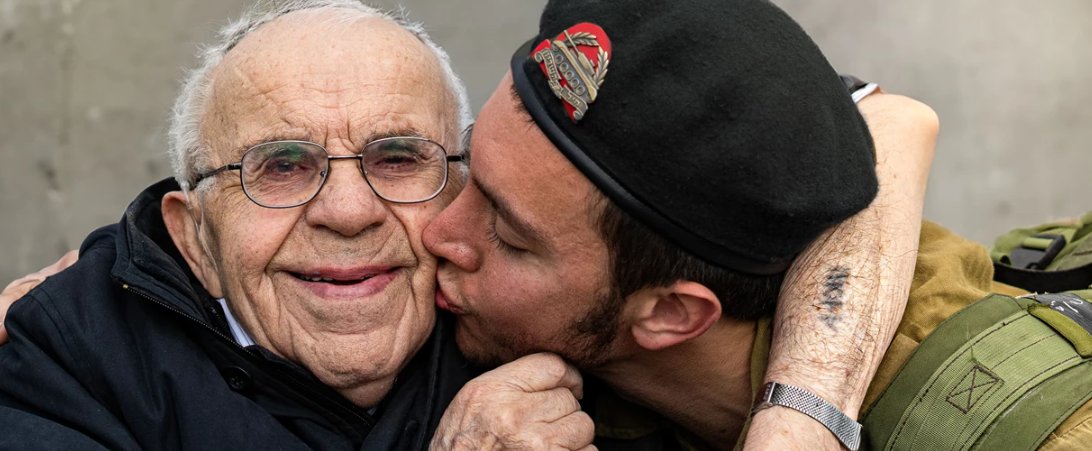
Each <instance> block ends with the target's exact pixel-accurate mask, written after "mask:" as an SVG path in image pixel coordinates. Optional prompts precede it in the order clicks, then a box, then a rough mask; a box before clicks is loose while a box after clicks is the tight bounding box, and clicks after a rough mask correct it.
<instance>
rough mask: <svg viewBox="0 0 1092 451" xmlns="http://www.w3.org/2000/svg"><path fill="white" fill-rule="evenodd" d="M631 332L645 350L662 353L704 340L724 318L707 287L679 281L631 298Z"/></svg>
mask: <svg viewBox="0 0 1092 451" xmlns="http://www.w3.org/2000/svg"><path fill="white" fill-rule="evenodd" d="M627 300H628V302H627V304H628V305H630V306H631V307H630V310H629V314H630V315H631V321H630V333H631V334H632V335H633V339H634V341H635V342H636V343H637V344H638V345H639V346H641V347H642V348H645V349H648V350H660V349H665V348H669V347H671V346H675V345H678V344H681V343H685V342H687V341H690V340H693V339H695V338H697V337H700V336H701V335H702V334H704V333H705V332H706V331H708V330H709V328H710V327H711V326H712V325H713V324H715V323H716V322H717V320H719V319H720V313H721V306H720V300H719V299H718V298H717V295H716V294H714V293H713V291H712V290H710V289H709V288H708V287H706V286H705V285H702V284H700V283H697V282H691V281H678V282H675V283H673V284H671V285H668V286H665V287H656V288H644V289H641V290H638V291H637V292H636V293H633V294H631V295H629V296H627Z"/></svg>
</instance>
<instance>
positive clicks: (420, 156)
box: [190, 136, 465, 208]
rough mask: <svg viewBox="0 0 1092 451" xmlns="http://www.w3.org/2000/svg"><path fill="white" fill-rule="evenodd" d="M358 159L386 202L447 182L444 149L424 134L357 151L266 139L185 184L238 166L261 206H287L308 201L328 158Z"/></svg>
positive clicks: (417, 197)
mask: <svg viewBox="0 0 1092 451" xmlns="http://www.w3.org/2000/svg"><path fill="white" fill-rule="evenodd" d="M345 159H358V160H360V169H361V171H362V173H363V175H364V180H365V181H366V182H367V183H368V186H370V187H371V188H372V191H374V192H375V194H376V195H377V196H379V197H380V198H382V199H383V200H386V201H388V202H394V203H402V204H406V203H416V202H424V201H427V200H430V199H432V198H434V197H436V195H437V194H440V191H443V189H444V186H445V185H446V184H447V178H448V170H447V163H449V162H459V161H463V160H464V159H465V157H464V155H462V154H460V155H448V154H447V152H446V151H445V150H444V148H443V146H441V145H440V144H438V143H436V142H433V141H430V140H428V139H425V138H418V137H412V136H398V137H391V138H383V139H378V140H375V141H372V142H370V143H368V144H367V145H365V146H364V148H363V149H362V150H361V152H360V153H359V154H356V155H330V154H329V152H327V151H326V148H325V147H322V146H321V145H318V144H315V143H312V142H308V141H271V142H267V143H262V144H258V145H256V146H254V147H251V148H250V149H248V150H247V151H246V152H244V153H243V157H242V158H241V159H240V160H239V162H238V163H231V164H228V165H224V166H221V167H219V168H216V169H213V170H210V171H206V172H202V173H200V174H198V175H197V176H196V177H195V178H194V179H193V182H192V183H191V184H190V186H193V187H196V186H197V184H198V183H201V181H202V180H204V179H206V178H209V177H212V176H214V175H217V174H219V173H221V172H225V171H235V170H237V171H239V178H240V180H241V181H242V185H243V192H244V193H245V194H246V197H248V198H250V200H251V201H253V202H254V203H256V204H258V205H261V206H263V207H266V208H292V207H298V206H300V205H303V204H306V203H308V202H310V201H311V200H312V199H314V198H315V196H317V195H318V193H319V191H321V190H322V187H323V186H324V185H325V184H326V177H327V176H328V175H329V173H330V161H332V160H345Z"/></svg>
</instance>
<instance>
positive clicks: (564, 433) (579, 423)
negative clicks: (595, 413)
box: [546, 411, 595, 449]
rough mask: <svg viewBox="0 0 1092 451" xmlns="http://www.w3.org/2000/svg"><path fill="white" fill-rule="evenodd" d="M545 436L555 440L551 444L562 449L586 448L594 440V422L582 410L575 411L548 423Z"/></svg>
mask: <svg viewBox="0 0 1092 451" xmlns="http://www.w3.org/2000/svg"><path fill="white" fill-rule="evenodd" d="M548 429H549V431H547V433H546V434H547V436H549V437H552V438H554V439H555V440H556V441H555V442H554V443H553V444H552V446H557V447H560V448H563V449H588V448H589V447H591V448H592V449H594V446H591V445H590V444H591V442H592V441H593V440H595V423H594V422H593V421H592V419H591V417H590V416H588V414H587V413H586V412H584V411H576V412H573V413H571V414H569V415H566V416H564V417H562V418H560V419H558V420H557V421H554V422H553V423H550V424H549V428H548Z"/></svg>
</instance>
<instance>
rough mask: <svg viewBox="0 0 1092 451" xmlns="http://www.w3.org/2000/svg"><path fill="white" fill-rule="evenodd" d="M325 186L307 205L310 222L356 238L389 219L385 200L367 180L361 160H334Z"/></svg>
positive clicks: (307, 215)
mask: <svg viewBox="0 0 1092 451" xmlns="http://www.w3.org/2000/svg"><path fill="white" fill-rule="evenodd" d="M328 170H329V171H330V172H329V174H327V176H326V184H325V185H324V186H323V187H322V191H320V192H319V193H318V196H316V197H315V199H314V200H313V201H311V203H310V204H308V205H307V213H306V217H307V221H308V223H310V224H311V225H315V226H321V227H326V228H328V229H330V230H333V231H335V232H337V233H339V234H341V235H344V236H355V235H358V234H360V233H361V232H363V231H364V230H367V229H368V228H369V227H372V226H375V225H379V224H381V223H383V221H385V220H386V218H387V215H388V211H387V209H386V208H385V207H384V205H383V200H382V199H380V198H379V196H377V195H376V194H375V191H372V188H371V186H369V185H368V182H367V181H366V180H364V176H363V174H362V173H361V171H360V163H359V161H358V160H351V159H349V160H333V161H331V162H330V168H329V169H328Z"/></svg>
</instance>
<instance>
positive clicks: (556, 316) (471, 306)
mask: <svg viewBox="0 0 1092 451" xmlns="http://www.w3.org/2000/svg"><path fill="white" fill-rule="evenodd" d="M511 85H512V81H511V76H510V75H509V76H506V77H505V79H504V80H502V81H501V83H500V86H499V87H498V88H497V90H496V91H495V92H494V93H493V96H492V97H491V98H490V99H489V101H488V102H487V103H486V105H485V106H484V107H483V108H482V111H481V114H480V115H479V117H478V121H477V123H476V124H475V126H474V133H473V136H472V138H471V158H470V161H471V169H470V172H471V177H472V178H471V181H470V182H469V183H468V184H467V186H466V187H465V188H464V189H463V191H462V192H461V193H460V194H459V196H458V197H457V198H456V200H455V201H454V202H452V204H451V205H450V206H449V207H448V208H447V209H446V210H444V212H443V213H442V214H441V215H440V216H439V217H438V218H436V220H435V221H433V223H432V224H431V225H430V226H429V227H428V229H426V231H425V243H426V245H427V246H428V247H429V250H430V251H432V252H433V253H434V254H436V255H437V256H438V257H440V258H441V264H440V269H439V272H438V279H439V282H440V291H441V293H438V294H437V305H438V306H439V307H440V308H443V309H446V310H450V311H452V312H454V313H455V314H456V315H457V316H458V327H457V332H456V333H457V339H458V344H459V348H460V349H461V350H462V351H463V353H464V354H466V355H467V357H469V358H471V359H472V360H476V361H479V362H481V363H493V364H496V363H500V362H504V361H508V360H512V359H515V358H517V357H520V356H522V355H525V354H528V353H532V352H537V351H551V352H556V353H558V354H561V355H562V356H564V357H566V358H568V359H569V360H571V361H574V362H576V363H577V364H578V365H580V366H582V367H590V366H595V365H597V364H599V363H602V362H603V361H604V360H605V359H607V358H608V355H607V354H608V353H609V351H610V342H611V340H610V339H611V338H612V337H613V336H614V335H615V333H616V332H617V330H618V324H617V317H618V315H617V313H618V312H617V311H616V310H617V309H616V307H618V302H609V300H610V298H609V290H608V288H607V287H608V253H607V249H606V247H605V244H604V242H603V240H602V238H600V236H599V234H598V231H597V229H596V226H595V218H596V213H597V209H595V208H592V206H591V205H590V202H589V199H594V198H595V197H594V193H595V188H594V186H593V185H592V184H591V182H590V181H588V180H587V179H586V178H585V177H584V176H583V175H582V174H581V173H580V172H579V170H577V169H576V168H575V167H574V166H573V165H572V164H571V163H569V162H568V161H567V160H566V159H565V157H564V156H563V155H562V154H561V153H560V152H559V151H558V150H557V149H556V148H555V147H554V146H553V145H552V144H551V143H550V141H549V139H548V138H547V137H546V136H545V135H543V134H542V132H541V131H540V130H539V129H538V128H537V127H536V126H535V125H534V124H533V123H531V122H529V120H530V119H529V117H527V115H526V113H524V112H521V111H519V110H518V109H517V102H519V100H518V99H516V98H514V97H513V95H512V93H511Z"/></svg>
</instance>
